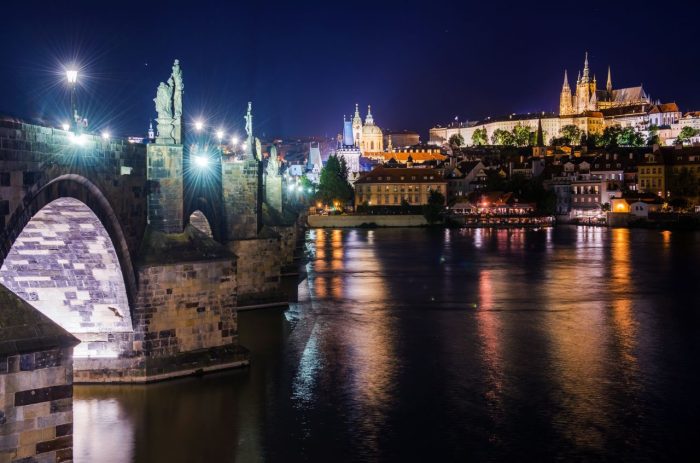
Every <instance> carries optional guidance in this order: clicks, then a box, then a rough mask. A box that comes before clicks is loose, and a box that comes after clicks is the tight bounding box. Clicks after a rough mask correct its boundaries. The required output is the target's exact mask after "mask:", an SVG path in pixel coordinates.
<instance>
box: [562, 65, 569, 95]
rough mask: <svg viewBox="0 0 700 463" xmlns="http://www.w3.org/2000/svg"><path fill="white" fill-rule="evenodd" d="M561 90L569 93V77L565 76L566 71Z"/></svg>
mask: <svg viewBox="0 0 700 463" xmlns="http://www.w3.org/2000/svg"><path fill="white" fill-rule="evenodd" d="M561 90H562V91H563V92H564V91H567V90H569V91H571V88H570V87H569V76H568V75H567V74H566V69H564V85H562V87H561Z"/></svg>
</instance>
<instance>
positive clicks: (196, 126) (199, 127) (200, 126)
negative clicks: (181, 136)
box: [194, 120, 204, 132]
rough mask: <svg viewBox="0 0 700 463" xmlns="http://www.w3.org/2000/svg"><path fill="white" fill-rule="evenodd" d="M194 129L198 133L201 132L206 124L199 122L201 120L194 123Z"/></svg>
mask: <svg viewBox="0 0 700 463" xmlns="http://www.w3.org/2000/svg"><path fill="white" fill-rule="evenodd" d="M194 129H195V130H196V131H197V132H201V131H202V129H204V122H202V121H199V120H197V121H194Z"/></svg>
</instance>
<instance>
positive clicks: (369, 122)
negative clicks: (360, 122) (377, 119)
mask: <svg viewBox="0 0 700 463" xmlns="http://www.w3.org/2000/svg"><path fill="white" fill-rule="evenodd" d="M365 125H374V118H373V117H372V106H371V105H367V117H366V118H365Z"/></svg>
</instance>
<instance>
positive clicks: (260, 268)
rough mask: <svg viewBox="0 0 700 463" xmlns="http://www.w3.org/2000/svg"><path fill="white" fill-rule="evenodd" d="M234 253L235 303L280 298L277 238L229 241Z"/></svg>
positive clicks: (270, 300) (277, 299) (250, 302)
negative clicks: (236, 284)
mask: <svg viewBox="0 0 700 463" xmlns="http://www.w3.org/2000/svg"><path fill="white" fill-rule="evenodd" d="M229 249H230V250H231V251H232V252H233V253H234V254H236V257H237V258H238V260H237V261H236V281H237V282H238V305H239V306H243V305H250V304H259V303H265V302H278V301H279V300H280V292H279V290H280V267H281V266H280V263H281V262H280V239H279V238H260V239H254V240H238V241H232V242H231V243H229Z"/></svg>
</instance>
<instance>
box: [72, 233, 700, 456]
mask: <svg viewBox="0 0 700 463" xmlns="http://www.w3.org/2000/svg"><path fill="white" fill-rule="evenodd" d="M307 251H308V254H309V261H308V263H307V265H306V268H307V272H308V278H307V279H305V280H303V281H301V282H300V283H299V295H298V302H297V303H294V304H292V306H291V308H290V309H289V310H288V311H287V312H286V313H283V312H281V311H256V312H246V313H244V314H241V316H240V331H241V342H242V343H243V344H244V345H246V346H248V347H250V348H251V350H252V352H253V360H252V366H251V367H250V369H247V370H243V371H237V372H232V373H226V374H221V375H216V376H207V377H205V378H202V379H188V380H182V381H175V382H168V383H162V384H156V385H150V386H148V387H120V388H109V387H92V386H91V387H77V388H76V395H75V416H74V417H75V433H76V437H75V442H76V444H75V455H76V456H75V461H77V462H78V463H80V462H88V461H89V462H104V461H109V462H115V463H116V462H119V463H121V462H169V463H172V462H178V461H188V462H189V461H246V462H247V461H273V462H274V461H283V462H286V461H328V460H338V461H416V460H425V461H463V460H468V459H471V460H477V461H483V460H490V461H498V460H552V459H558V460H565V461H570V460H576V461H581V460H602V459H608V460H615V461H617V460H644V459H656V460H658V459H663V458H667V459H673V458H672V457H673V456H674V455H675V456H676V457H680V455H681V454H682V451H692V450H693V449H694V448H695V446H694V441H695V430H696V429H697V426H696V423H695V418H696V416H697V415H698V413H700V399H699V398H698V397H697V394H696V392H695V391H697V389H698V387H700V378H699V377H698V376H699V375H698V371H700V370H698V368H697V361H696V360H695V353H696V352H698V350H700V345H699V344H698V343H699V342H700V341H699V340H700V329H699V328H698V327H699V325H698V323H697V314H696V311H697V308H698V307H700V296H698V292H697V288H696V286H697V281H696V278H695V277H694V275H693V274H692V272H691V271H690V270H689V269H691V268H694V267H693V265H695V264H696V263H697V261H698V259H700V235H697V234H696V235H692V234H690V235H683V234H679V233H675V232H674V233H673V234H668V235H664V234H661V233H659V232H657V231H647V230H632V231H630V230H626V229H613V230H608V229H602V228H585V227H578V228H576V227H571V228H567V227H562V228H558V229H555V230H547V231H545V230H541V231H524V230H513V231H508V230H482V229H478V230H449V231H442V230H440V231H437V232H436V231H433V230H421V229H412V230H399V229H396V230H391V229H377V230H367V231H365V230H351V231H339V230H313V231H310V232H309V234H308V242H307ZM669 295H673V296H672V297H669ZM107 440H109V442H107ZM114 441H117V442H119V443H120V444H119V445H116V444H114V445H113V444H112V442H114ZM676 459H678V458H676Z"/></svg>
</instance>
